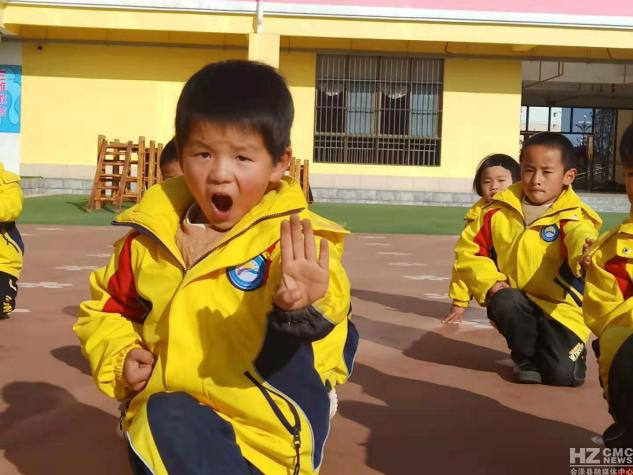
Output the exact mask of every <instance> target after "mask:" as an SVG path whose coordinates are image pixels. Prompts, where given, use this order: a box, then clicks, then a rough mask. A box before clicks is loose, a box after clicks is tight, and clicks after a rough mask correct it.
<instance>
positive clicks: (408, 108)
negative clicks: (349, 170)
mask: <svg viewBox="0 0 633 475" xmlns="http://www.w3.org/2000/svg"><path fill="white" fill-rule="evenodd" d="M443 69H444V63H443V61H442V60H441V59H424V58H407V57H395V56H361V55H318V57H317V87H316V117H315V130H314V161H315V162H321V163H357V164H367V165H413V166H438V165H439V164H440V137H441V136H440V133H441V131H440V123H441V116H442V104H441V99H442V90H443Z"/></svg>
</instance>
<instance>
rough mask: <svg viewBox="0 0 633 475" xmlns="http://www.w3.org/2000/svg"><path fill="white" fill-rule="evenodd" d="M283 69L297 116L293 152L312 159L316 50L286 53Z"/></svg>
mask: <svg viewBox="0 0 633 475" xmlns="http://www.w3.org/2000/svg"><path fill="white" fill-rule="evenodd" d="M279 72H280V73H281V74H283V76H284V77H285V78H286V82H287V83H288V88H289V89H290V92H291V94H292V99H293V101H294V105H295V120H294V125H293V127H292V135H291V137H290V140H291V141H292V151H293V154H294V156H295V157H297V158H300V159H308V160H312V153H313V146H314V108H315V90H314V89H315V83H316V54H314V53H288V52H285V53H282V54H281V56H280V63H279Z"/></svg>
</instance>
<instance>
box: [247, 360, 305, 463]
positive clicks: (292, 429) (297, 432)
mask: <svg viewBox="0 0 633 475" xmlns="http://www.w3.org/2000/svg"><path fill="white" fill-rule="evenodd" d="M244 375H245V376H246V377H247V378H248V379H249V380H250V381H251V382H252V383H253V384H254V385H255V386H256V387H257V389H259V391H260V392H261V393H262V394H263V396H264V398H265V399H266V401H267V402H268V404H269V405H270V407H271V409H272V410H273V412H274V413H275V415H276V416H277V418H278V419H279V421H280V422H281V423H282V425H283V426H284V427H285V428H286V430H287V431H288V432H289V433H290V435H292V443H293V445H294V448H295V467H294V470H293V472H292V474H293V475H299V471H300V469H301V419H300V418H299V412H298V411H297V408H296V407H295V406H294V404H293V403H292V402H291V401H289V400H288V398H287V397H286V396H284V395H283V394H282V393H280V392H279V391H273V390H271V389H268V388H266V387H265V386H264V385H263V384H262V383H260V382H259V381H258V380H257V379H256V378H255V377H254V376H253V375H252V374H251V373H250V372H249V371H245V372H244ZM269 393H271V394H274V395H275V396H277V397H279V398H281V399H283V400H284V401H285V403H286V404H287V405H288V408H290V412H292V417H293V418H294V425H292V424H290V422H289V421H288V419H286V417H285V416H284V415H283V413H282V412H281V409H279V406H277V404H276V403H275V401H273V398H272V397H270V394H269Z"/></svg>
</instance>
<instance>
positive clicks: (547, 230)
mask: <svg viewBox="0 0 633 475" xmlns="http://www.w3.org/2000/svg"><path fill="white" fill-rule="evenodd" d="M559 234H560V230H559V229H558V226H556V225H555V224H551V225H549V226H545V227H543V228H541V239H542V240H543V241H545V242H552V241H556V238H557V237H558V235H559Z"/></svg>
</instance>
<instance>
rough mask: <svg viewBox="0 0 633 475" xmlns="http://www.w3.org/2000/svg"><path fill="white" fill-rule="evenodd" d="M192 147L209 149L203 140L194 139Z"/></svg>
mask: <svg viewBox="0 0 633 475" xmlns="http://www.w3.org/2000/svg"><path fill="white" fill-rule="evenodd" d="M191 145H193V146H195V147H205V148H206V147H208V145H207V143H206V142H203V141H202V140H200V139H193V140H192V141H191Z"/></svg>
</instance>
